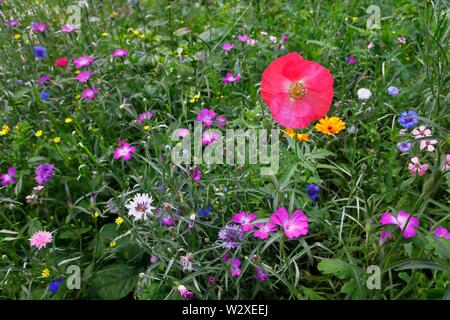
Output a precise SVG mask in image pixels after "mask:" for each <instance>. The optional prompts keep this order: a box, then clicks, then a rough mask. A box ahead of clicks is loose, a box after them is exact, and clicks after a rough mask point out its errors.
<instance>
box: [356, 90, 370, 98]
mask: <svg viewBox="0 0 450 320" xmlns="http://www.w3.org/2000/svg"><path fill="white" fill-rule="evenodd" d="M356 94H357V95H358V99H359V100H369V99H370V97H371V96H372V91H370V90H369V89H367V88H360V89H358V91H357V92H356Z"/></svg>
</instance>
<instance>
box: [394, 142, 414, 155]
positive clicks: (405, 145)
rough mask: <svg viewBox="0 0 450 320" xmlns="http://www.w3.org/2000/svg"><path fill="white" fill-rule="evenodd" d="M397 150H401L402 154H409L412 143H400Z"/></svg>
mask: <svg viewBox="0 0 450 320" xmlns="http://www.w3.org/2000/svg"><path fill="white" fill-rule="evenodd" d="M397 148H398V150H400V152H402V153H407V152H408V151H409V150H411V143H409V142H406V141H403V142H399V143H397Z"/></svg>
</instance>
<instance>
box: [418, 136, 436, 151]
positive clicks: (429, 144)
mask: <svg viewBox="0 0 450 320" xmlns="http://www.w3.org/2000/svg"><path fill="white" fill-rule="evenodd" d="M437 143H438V141H437V140H434V139H432V140H421V141H420V150H423V149H425V148H426V149H427V150H428V151H429V152H433V151H434V150H435V147H434V145H435V144H437Z"/></svg>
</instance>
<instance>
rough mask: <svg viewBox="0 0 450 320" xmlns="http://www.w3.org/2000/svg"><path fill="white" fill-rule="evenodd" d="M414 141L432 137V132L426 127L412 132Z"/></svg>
mask: <svg viewBox="0 0 450 320" xmlns="http://www.w3.org/2000/svg"><path fill="white" fill-rule="evenodd" d="M411 133H412V135H413V136H414V139H420V138H425V137H430V136H431V130H430V129H427V127H425V126H420V127H419V128H415V129H414V130H413V131H412V132H411Z"/></svg>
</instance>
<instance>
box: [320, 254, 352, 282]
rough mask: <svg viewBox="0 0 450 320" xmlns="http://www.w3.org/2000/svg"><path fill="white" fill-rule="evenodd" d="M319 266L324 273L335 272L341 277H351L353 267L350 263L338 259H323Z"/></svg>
mask: <svg viewBox="0 0 450 320" xmlns="http://www.w3.org/2000/svg"><path fill="white" fill-rule="evenodd" d="M317 268H318V269H319V270H320V271H321V272H322V273H324V274H334V275H335V276H336V277H338V278H339V279H347V278H350V277H351V275H352V274H351V267H350V266H349V264H348V263H346V262H344V261H342V260H338V259H323V260H322V261H320V262H319V264H318V265H317Z"/></svg>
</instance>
